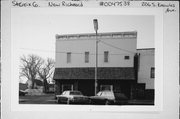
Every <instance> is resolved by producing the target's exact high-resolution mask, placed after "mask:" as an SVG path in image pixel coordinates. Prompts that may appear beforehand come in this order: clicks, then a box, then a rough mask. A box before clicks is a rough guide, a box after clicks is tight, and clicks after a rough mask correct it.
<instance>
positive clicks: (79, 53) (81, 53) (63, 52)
mask: <svg viewBox="0 0 180 119" xmlns="http://www.w3.org/2000/svg"><path fill="white" fill-rule="evenodd" d="M114 48H117V47H114ZM20 49H21V50H30V51H39V52H46V53H47V52H51V53H61V54H67V53H68V52H69V51H50V50H40V49H30V48H20ZM118 49H119V48H118ZM120 50H122V49H120ZM123 51H124V50H123ZM126 52H127V50H126ZM131 53H132V52H131ZM133 53H135V52H133ZM71 54H77V55H84V54H85V52H71ZM89 55H96V54H95V53H89ZM98 55H104V54H101V53H98ZM109 55H124V56H125V55H129V54H122V53H121V54H119V53H109ZM143 55H153V54H143Z"/></svg>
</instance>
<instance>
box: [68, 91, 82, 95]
mask: <svg viewBox="0 0 180 119" xmlns="http://www.w3.org/2000/svg"><path fill="white" fill-rule="evenodd" d="M70 95H82V93H81V92H79V91H71V92H70Z"/></svg>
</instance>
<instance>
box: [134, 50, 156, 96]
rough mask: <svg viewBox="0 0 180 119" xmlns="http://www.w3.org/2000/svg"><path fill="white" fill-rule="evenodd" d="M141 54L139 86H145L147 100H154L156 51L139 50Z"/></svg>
mask: <svg viewBox="0 0 180 119" xmlns="http://www.w3.org/2000/svg"><path fill="white" fill-rule="evenodd" d="M137 52H138V53H139V69H138V84H142V85H143V84H144V86H145V93H146V94H145V95H146V97H147V98H154V79H155V60H154V59H155V57H154V56H155V54H154V53H155V49H154V48H144V49H137Z"/></svg>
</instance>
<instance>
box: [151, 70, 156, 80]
mask: <svg viewBox="0 0 180 119" xmlns="http://www.w3.org/2000/svg"><path fill="white" fill-rule="evenodd" d="M154 77H155V68H154V67H151V78H154Z"/></svg>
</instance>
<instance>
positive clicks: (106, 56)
mask: <svg viewBox="0 0 180 119" xmlns="http://www.w3.org/2000/svg"><path fill="white" fill-rule="evenodd" d="M104 62H105V63H108V62H109V51H104Z"/></svg>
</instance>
